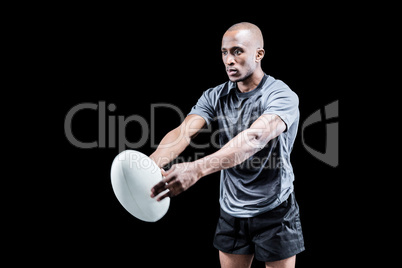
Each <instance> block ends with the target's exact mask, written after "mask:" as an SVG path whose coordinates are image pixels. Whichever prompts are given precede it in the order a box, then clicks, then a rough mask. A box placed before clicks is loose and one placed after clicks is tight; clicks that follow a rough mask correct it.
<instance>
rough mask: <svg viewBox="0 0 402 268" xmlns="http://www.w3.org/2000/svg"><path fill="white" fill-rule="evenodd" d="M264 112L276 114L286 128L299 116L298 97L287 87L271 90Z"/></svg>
mask: <svg viewBox="0 0 402 268" xmlns="http://www.w3.org/2000/svg"><path fill="white" fill-rule="evenodd" d="M264 114H276V115H278V116H279V117H280V118H281V119H282V120H283V122H285V124H286V130H288V129H289V128H290V127H291V125H292V124H293V123H294V122H295V121H296V119H298V118H299V98H298V96H297V95H296V93H294V92H293V91H292V90H291V89H290V88H289V87H284V88H280V89H277V90H275V91H274V92H272V93H271V94H270V96H269V98H268V102H267V105H266V107H265V110H264Z"/></svg>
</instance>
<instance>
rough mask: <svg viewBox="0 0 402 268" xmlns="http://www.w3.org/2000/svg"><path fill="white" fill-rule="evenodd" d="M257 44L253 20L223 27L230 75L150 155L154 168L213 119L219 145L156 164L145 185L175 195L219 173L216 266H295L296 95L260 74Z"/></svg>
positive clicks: (298, 235) (299, 246) (298, 238)
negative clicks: (194, 156)
mask: <svg viewBox="0 0 402 268" xmlns="http://www.w3.org/2000/svg"><path fill="white" fill-rule="evenodd" d="M263 47H264V43H263V37H262V33H261V31H260V29H259V28H258V27H257V26H256V25H254V24H251V23H245V22H243V23H238V24H235V25H233V26H232V27H230V28H229V29H228V30H227V31H226V32H225V34H224V36H223V39H222V48H221V49H222V59H223V63H224V64H225V68H226V72H227V74H228V76H229V80H230V81H228V82H226V83H224V84H221V85H219V86H217V87H215V88H211V89H209V90H207V91H205V92H204V93H203V95H202V96H201V98H200V99H199V100H198V102H197V104H196V105H195V106H194V107H193V108H192V110H191V112H190V113H189V114H188V115H187V117H186V118H185V119H184V121H183V122H182V124H181V125H180V126H179V127H177V128H175V129H173V130H172V131H170V132H169V133H168V134H166V136H165V137H164V138H163V139H162V141H161V142H160V144H159V146H158V148H157V149H156V151H155V152H154V153H153V154H152V155H151V156H150V157H151V158H152V159H153V160H154V161H155V162H156V163H157V165H158V166H159V167H161V168H162V167H163V166H164V165H166V164H168V163H169V162H171V161H172V160H173V159H174V158H176V157H177V156H178V155H179V154H180V153H181V152H183V150H184V149H185V148H186V147H187V146H188V145H189V144H190V141H191V139H192V138H193V137H194V136H195V135H196V134H197V133H198V132H199V131H200V130H201V129H202V128H204V127H205V126H206V125H207V124H209V123H210V122H211V121H212V120H214V119H216V118H217V120H218V124H219V128H220V137H219V141H220V143H221V145H222V148H221V149H219V150H218V151H217V152H215V153H213V154H211V155H208V156H206V157H204V158H202V159H199V160H196V161H193V162H188V163H180V164H175V165H173V166H172V167H171V168H170V169H169V170H168V171H164V170H162V174H163V176H164V179H163V180H162V182H160V183H158V184H157V185H155V186H154V187H153V188H152V190H151V191H152V193H151V196H152V197H157V199H158V200H162V199H163V198H165V197H167V196H169V197H173V196H176V195H178V194H179V193H181V192H183V191H185V190H187V189H188V188H189V187H191V186H192V185H193V184H195V183H196V182H197V181H198V180H199V179H200V178H202V177H204V176H206V175H208V174H211V173H213V172H217V171H221V183H220V200H219V201H220V206H221V215H220V218H219V222H218V226H217V229H216V234H215V238H214V246H215V247H216V248H217V249H218V250H219V258H220V263H221V266H222V267H230V268H235V267H239V268H240V267H250V266H251V263H252V260H253V258H254V257H255V258H256V259H258V260H260V261H264V262H265V263H266V267H284V268H288V267H295V260H296V254H297V253H300V252H301V251H303V250H304V242H303V235H302V231H301V225H300V219H299V209H298V205H297V203H296V200H295V196H294V192H293V180H294V174H293V169H292V165H291V163H290V153H291V150H292V147H293V142H294V140H295V137H296V133H297V127H298V122H299V110H298V97H297V95H296V94H295V93H294V92H293V91H291V90H290V89H289V87H288V86H287V85H286V84H285V83H283V82H282V81H280V80H275V79H274V78H273V77H271V76H269V75H266V74H265V73H264V72H263V70H262V69H261V60H262V59H263V57H264V53H265V51H264V49H263ZM166 189H168V190H169V191H167V192H166V193H163V194H161V193H162V192H164V191H165V190H166Z"/></svg>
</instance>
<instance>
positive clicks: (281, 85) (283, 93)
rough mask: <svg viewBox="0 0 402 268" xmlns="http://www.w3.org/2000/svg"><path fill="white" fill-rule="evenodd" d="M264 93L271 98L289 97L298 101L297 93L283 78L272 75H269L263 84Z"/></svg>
mask: <svg viewBox="0 0 402 268" xmlns="http://www.w3.org/2000/svg"><path fill="white" fill-rule="evenodd" d="M263 91H264V94H267V96H269V97H271V98H282V97H289V98H291V99H293V100H295V101H298V99H299V98H298V96H297V94H296V93H295V92H294V91H293V90H291V89H290V87H289V86H288V85H287V84H286V83H285V82H283V81H282V80H279V79H275V78H274V77H272V76H269V77H268V79H267V80H266V82H265V84H264V86H263Z"/></svg>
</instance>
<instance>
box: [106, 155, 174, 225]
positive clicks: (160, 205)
mask: <svg viewBox="0 0 402 268" xmlns="http://www.w3.org/2000/svg"><path fill="white" fill-rule="evenodd" d="M111 180H112V187H113V191H114V193H115V195H116V197H117V199H118V200H119V202H120V204H121V205H122V206H123V207H124V208H125V209H126V210H127V211H128V212H129V213H130V214H131V215H133V216H134V217H136V218H138V219H140V220H143V221H147V222H156V221H158V220H159V219H161V218H162V217H163V216H164V215H165V214H166V212H167V211H168V209H169V204H170V198H169V197H167V198H165V199H163V200H162V201H160V202H158V201H156V198H151V189H152V187H153V186H154V185H155V184H157V183H158V182H160V181H161V180H162V174H161V170H160V168H159V167H158V166H157V165H156V163H155V162H154V161H153V160H152V159H151V158H149V157H148V156H146V155H145V154H143V153H140V152H138V151H134V150H125V151H123V152H121V153H120V154H118V155H117V156H116V158H115V159H114V160H113V164H112V169H111ZM161 194H163V193H161Z"/></svg>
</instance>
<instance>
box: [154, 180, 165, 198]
mask: <svg viewBox="0 0 402 268" xmlns="http://www.w3.org/2000/svg"><path fill="white" fill-rule="evenodd" d="M164 190H166V182H164V181H163V180H162V181H160V182H158V183H157V184H155V186H154V187H152V189H151V197H152V198H154V197H155V196H157V195H158V194H160V193H161V192H163V191H164Z"/></svg>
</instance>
